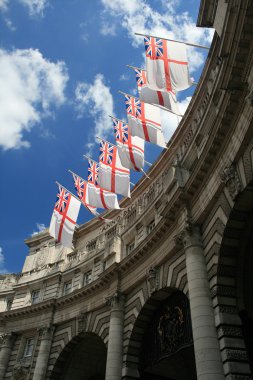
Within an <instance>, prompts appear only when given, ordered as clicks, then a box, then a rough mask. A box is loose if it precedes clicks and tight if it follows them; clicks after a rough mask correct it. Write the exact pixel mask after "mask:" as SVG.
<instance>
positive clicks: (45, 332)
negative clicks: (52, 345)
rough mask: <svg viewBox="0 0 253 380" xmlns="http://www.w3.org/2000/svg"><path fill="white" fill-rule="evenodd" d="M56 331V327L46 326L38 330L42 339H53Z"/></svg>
mask: <svg viewBox="0 0 253 380" xmlns="http://www.w3.org/2000/svg"><path fill="white" fill-rule="evenodd" d="M54 330H55V326H53V325H45V326H42V327H39V328H38V329H37V331H38V333H39V336H40V337H41V339H51V337H52V335H53V333H54Z"/></svg>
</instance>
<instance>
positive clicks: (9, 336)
mask: <svg viewBox="0 0 253 380" xmlns="http://www.w3.org/2000/svg"><path fill="white" fill-rule="evenodd" d="M14 336H15V335H14V334H13V333H11V332H10V333H5V334H0V344H1V346H2V347H3V346H8V345H11V344H12V341H13V339H14Z"/></svg>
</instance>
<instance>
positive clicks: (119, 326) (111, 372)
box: [105, 292, 124, 380]
mask: <svg viewBox="0 0 253 380" xmlns="http://www.w3.org/2000/svg"><path fill="white" fill-rule="evenodd" d="M109 302H110V305H111V315H110V327H109V341H108V351H107V360H106V375H105V380H121V377H122V354H123V325H124V295H123V294H121V293H119V292H117V293H116V294H115V295H114V296H113V297H112V298H111V299H110V300H109Z"/></svg>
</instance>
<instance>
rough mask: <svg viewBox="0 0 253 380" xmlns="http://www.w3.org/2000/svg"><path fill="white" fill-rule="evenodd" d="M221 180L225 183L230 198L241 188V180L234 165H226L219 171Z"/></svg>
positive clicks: (233, 197)
mask: <svg viewBox="0 0 253 380" xmlns="http://www.w3.org/2000/svg"><path fill="white" fill-rule="evenodd" d="M220 179H221V182H223V183H225V185H226V186H227V188H228V191H229V194H230V196H231V198H232V199H235V197H236V196H237V195H238V194H239V193H240V191H241V190H242V186H241V181H240V178H239V175H238V173H237V170H236V168H235V166H234V165H230V166H226V167H225V168H224V169H223V171H222V172H221V173H220Z"/></svg>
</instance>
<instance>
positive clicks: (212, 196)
mask: <svg viewBox="0 0 253 380" xmlns="http://www.w3.org/2000/svg"><path fill="white" fill-rule="evenodd" d="M198 26H200V27H201V26H202V27H214V28H215V35H214V39H213V42H212V46H211V49H210V52H209V55H208V58H207V62H206V65H205V68H204V70H203V74H202V76H201V78H200V82H199V85H198V87H197V88H196V91H195V95H194V97H193V99H192V101H191V103H190V105H189V107H188V110H187V112H186V114H185V116H184V118H183V119H182V121H181V123H180V125H179V127H178V129H177V130H176V132H175V134H174V136H173V139H172V141H171V145H170V148H169V149H168V150H165V151H164V152H163V153H162V154H161V155H160V157H159V158H158V159H157V161H156V163H155V164H154V165H153V166H152V168H151V169H150V171H149V177H150V178H151V180H148V179H146V178H143V179H142V180H140V182H139V183H138V184H137V185H136V186H135V188H134V190H133V192H132V198H131V199H127V200H124V201H123V203H122V207H124V208H125V209H124V211H121V212H119V211H117V210H114V211H111V212H108V214H107V215H108V217H109V218H113V221H112V222H111V223H109V224H103V223H102V222H101V221H99V220H91V221H90V222H88V223H86V224H84V225H81V226H79V227H78V229H77V230H76V233H75V235H74V242H75V250H74V251H71V250H68V249H65V248H63V247H62V246H61V245H59V244H57V243H56V242H55V241H54V240H53V239H52V238H51V237H50V236H49V234H48V232H47V231H44V232H42V233H40V234H38V235H35V236H33V237H31V238H30V239H28V240H27V241H26V244H27V245H28V247H29V249H30V253H29V256H28V257H27V258H26V261H25V263H24V267H23V270H22V273H20V274H18V275H5V276H2V277H1V279H0V333H1V350H0V380H8V379H19V380H22V379H27V380H28V379H35V380H42V379H47V380H51V379H52V380H57V379H59V380H68V379H72V380H79V379H80V380H81V379H82V380H102V379H106V380H120V379H122V380H134V379H142V380H144V379H145V380H151V379H156V380H163V379H170V380H186V379H200V380H221V379H227V380H249V379H251V378H252V371H253V297H252V292H253V276H252V268H253V255H252V252H251V251H252V246H253V234H252V232H253V123H252V116H253V1H251V0H231V1H226V0H210V1H207V0H202V1H201V5H200V10H199V17H198Z"/></svg>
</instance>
